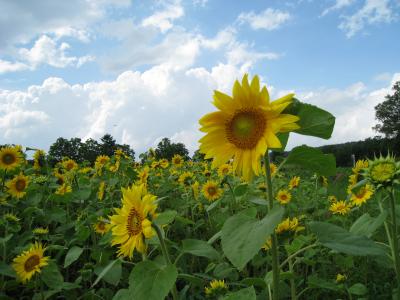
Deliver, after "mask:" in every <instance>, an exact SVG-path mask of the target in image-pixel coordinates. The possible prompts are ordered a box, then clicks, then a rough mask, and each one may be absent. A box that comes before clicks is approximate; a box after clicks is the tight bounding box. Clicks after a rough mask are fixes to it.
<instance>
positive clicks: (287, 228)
mask: <svg viewBox="0 0 400 300" xmlns="http://www.w3.org/2000/svg"><path fill="white" fill-rule="evenodd" d="M302 230H304V226H300V224H299V219H298V218H296V217H294V218H293V219H290V218H286V219H285V220H283V221H282V222H281V223H279V224H278V226H277V227H276V229H275V232H276V233H277V234H282V233H284V232H298V231H302Z"/></svg>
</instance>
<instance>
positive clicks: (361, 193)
mask: <svg viewBox="0 0 400 300" xmlns="http://www.w3.org/2000/svg"><path fill="white" fill-rule="evenodd" d="M373 193H374V189H373V188H372V186H371V185H369V184H366V185H365V186H363V187H361V188H360V189H359V190H358V191H357V192H355V193H352V194H351V198H350V200H351V201H352V202H353V204H354V205H357V206H361V205H362V204H364V203H365V202H367V200H368V199H369V198H371V196H372V195H373Z"/></svg>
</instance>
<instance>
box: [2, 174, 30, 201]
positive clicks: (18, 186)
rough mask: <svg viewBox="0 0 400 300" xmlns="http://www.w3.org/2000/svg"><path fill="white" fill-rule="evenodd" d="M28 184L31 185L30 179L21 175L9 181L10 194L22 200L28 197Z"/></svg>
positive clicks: (7, 184)
mask: <svg viewBox="0 0 400 300" xmlns="http://www.w3.org/2000/svg"><path fill="white" fill-rule="evenodd" d="M28 184H29V177H28V176H25V175H24V174H22V173H20V174H19V175H17V176H15V177H14V178H13V179H11V180H9V181H8V182H7V183H6V186H7V188H8V193H9V194H10V195H11V196H14V197H15V198H18V199H20V198H22V197H24V196H25V195H26V188H27V187H28Z"/></svg>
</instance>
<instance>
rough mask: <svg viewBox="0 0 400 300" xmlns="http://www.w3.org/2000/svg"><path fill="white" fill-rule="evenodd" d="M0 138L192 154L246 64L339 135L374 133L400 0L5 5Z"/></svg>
mask: <svg viewBox="0 0 400 300" xmlns="http://www.w3.org/2000/svg"><path fill="white" fill-rule="evenodd" d="M0 8H1V11H2V12H3V17H2V18H0V41H1V42H0V144H1V143H19V144H22V145H24V146H30V147H38V148H43V149H47V148H48V146H49V145H50V144H51V143H52V142H54V141H55V139H57V137H60V136H63V137H66V138H70V137H75V136H78V137H81V138H83V139H86V138H89V137H92V138H99V137H101V136H102V135H103V134H104V133H111V134H112V135H113V136H114V137H115V138H116V139H117V140H118V141H119V142H121V143H128V144H130V145H132V147H133V148H134V149H135V150H136V151H137V152H142V151H145V150H146V149H147V148H148V147H152V146H155V145H156V144H157V142H158V141H159V140H160V139H161V138H162V137H164V136H167V137H170V138H172V140H174V141H177V142H178V141H179V142H184V143H185V144H186V145H187V146H188V148H189V149H190V150H191V151H193V150H195V149H196V147H197V140H198V138H199V137H200V133H199V132H198V125H197V120H198V119H199V118H200V117H201V116H202V115H203V114H205V113H207V112H210V111H212V110H214V109H213V107H212V105H211V104H210V101H211V99H212V98H211V97H212V92H213V90H214V89H218V90H222V91H224V92H227V93H230V90H231V86H232V83H233V81H234V80H235V79H236V78H240V77H241V76H243V74H244V73H245V72H248V73H250V74H251V75H254V74H258V75H260V77H261V78H262V81H263V82H264V84H266V85H267V87H268V88H269V89H270V91H271V94H272V96H273V97H279V96H281V95H283V94H284V93H287V92H295V93H296V95H297V97H298V98H300V99H301V100H303V101H305V102H309V103H313V104H316V105H318V106H320V107H322V108H325V109H327V110H329V111H331V112H332V113H333V114H334V115H335V116H336V117H337V125H336V127H335V131H334V134H333V137H332V139H331V140H330V141H324V140H317V139H312V138H306V137H302V136H297V135H293V136H292V138H291V141H290V146H294V145H299V144H302V143H308V144H311V145H321V144H327V143H338V142H346V141H351V140H359V139H363V138H366V137H369V136H373V135H374V134H375V133H374V132H373V131H372V129H371V127H372V126H373V125H374V124H375V121H374V106H375V105H376V104H378V103H379V102H381V101H383V98H384V96H385V95H386V94H388V93H390V92H391V91H390V88H391V86H392V84H393V83H394V82H395V81H397V80H400V63H399V61H400V60H399V57H398V53H400V40H399V39H398V38H397V39H396V37H397V36H399V34H400V26H399V25H400V23H399V12H400V1H398V0H322V1H312V0H298V1H295V0H293V1H265V0H264V1H261V0H258V1H256V0H254V1H222V0H208V1H206V0H185V1H184V0H182V1H180V0H170V1H130V0H101V1H94V0H90V1H89V0H87V1H78V0H71V1H68V2H67V1H51V0H45V1H40V2H29V3H28V4H27V3H24V4H22V2H20V1H5V0H0Z"/></svg>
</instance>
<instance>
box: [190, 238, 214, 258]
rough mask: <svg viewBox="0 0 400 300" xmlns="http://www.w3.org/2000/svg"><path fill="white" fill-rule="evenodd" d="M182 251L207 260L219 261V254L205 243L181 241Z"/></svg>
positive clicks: (191, 240) (192, 240) (193, 240)
mask: <svg viewBox="0 0 400 300" xmlns="http://www.w3.org/2000/svg"><path fill="white" fill-rule="evenodd" d="M182 251H183V252H186V253H190V254H193V255H196V256H203V257H207V258H209V259H213V260H217V259H219V253H218V252H217V250H215V249H214V248H213V247H212V246H211V245H210V244H208V243H207V242H206V241H201V240H195V239H187V240H184V241H182Z"/></svg>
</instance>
